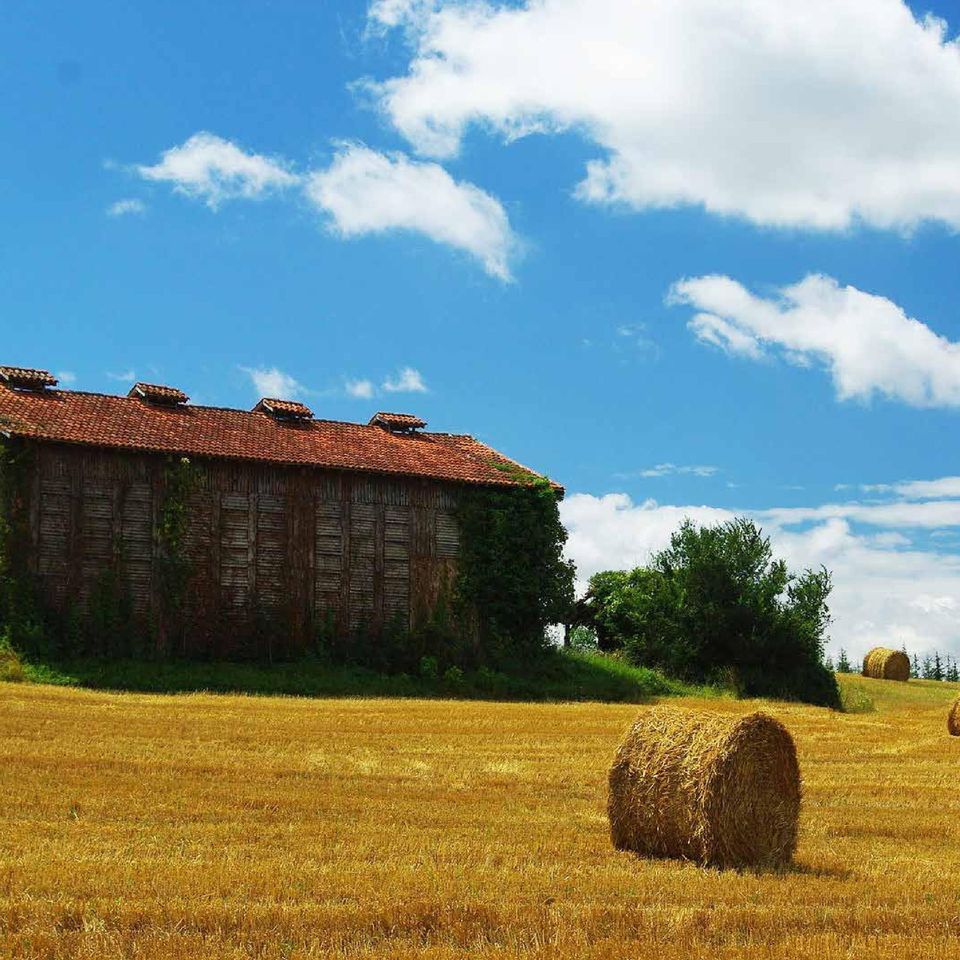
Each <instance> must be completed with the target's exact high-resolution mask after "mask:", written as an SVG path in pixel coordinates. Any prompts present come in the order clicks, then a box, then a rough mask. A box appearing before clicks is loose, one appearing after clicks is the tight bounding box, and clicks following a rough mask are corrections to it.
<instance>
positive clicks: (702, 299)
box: [667, 274, 960, 407]
mask: <svg viewBox="0 0 960 960" xmlns="http://www.w3.org/2000/svg"><path fill="white" fill-rule="evenodd" d="M667 301H668V302H669V303H674V304H685V305H688V306H691V307H693V308H694V309H695V310H696V311H698V312H697V313H696V315H695V316H694V317H693V319H692V320H691V321H690V323H689V327H690V329H691V330H692V331H693V333H694V334H695V335H696V336H697V337H698V338H699V339H700V340H702V341H705V342H708V343H711V344H714V345H716V346H719V347H721V348H722V349H724V350H725V351H727V352H728V353H731V354H738V355H741V356H745V357H749V358H751V359H759V358H760V357H762V356H764V355H765V354H771V355H779V356H782V357H783V358H784V359H786V360H787V361H789V362H791V363H796V364H800V365H804V366H813V365H820V366H822V367H824V368H825V369H826V370H827V371H828V372H829V373H830V376H831V377H832V378H833V383H834V387H835V389H836V392H837V395H838V396H839V397H840V399H842V400H847V399H859V400H869V399H870V398H871V397H872V396H874V395H875V394H876V395H879V396H882V397H887V398H889V399H892V400H900V401H903V402H904V403H908V404H910V405H911V406H914V407H955V406H960V343H957V342H954V341H951V340H948V339H947V338H946V337H942V336H940V335H939V334H937V333H934V331H933V330H931V329H930V328H929V327H928V326H926V325H925V324H923V323H921V322H920V321H919V320H915V319H913V318H912V317H909V316H908V315H907V314H906V313H905V312H904V310H903V309H902V308H901V307H899V306H898V305H897V304H895V303H894V302H893V301H891V300H888V299H887V298H886V297H881V296H877V295H876V294H871V293H865V292H864V291H862V290H858V289H857V288H856V287H851V286H846V287H844V286H841V285H840V284H839V283H838V282H837V281H836V280H834V279H833V278H832V277H825V276H820V275H818V274H811V275H810V276H808V277H806V278H804V279H803V280H801V281H800V282H799V283H795V284H793V285H791V286H787V287H783V288H782V289H780V290H778V291H776V293H775V294H774V295H772V296H770V297H761V296H757V295H756V294H753V293H751V292H750V291H749V290H747V289H746V287H744V286H743V285H742V284H740V283H738V282H737V281H736V280H732V279H731V278H730V277H724V276H704V277H695V278H692V279H688V280H681V281H680V282H679V283H676V284H674V286H673V287H672V289H671V291H670V293H669V295H668V297H667Z"/></svg>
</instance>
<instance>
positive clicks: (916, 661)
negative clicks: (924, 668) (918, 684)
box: [910, 654, 920, 677]
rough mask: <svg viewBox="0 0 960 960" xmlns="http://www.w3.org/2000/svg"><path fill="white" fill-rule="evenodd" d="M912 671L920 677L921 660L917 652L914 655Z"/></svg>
mask: <svg viewBox="0 0 960 960" xmlns="http://www.w3.org/2000/svg"><path fill="white" fill-rule="evenodd" d="M910 672H911V673H912V674H913V675H914V676H915V677H919V676H920V660H919V659H918V657H917V655H916V654H914V655H913V665H912V667H911V669H910Z"/></svg>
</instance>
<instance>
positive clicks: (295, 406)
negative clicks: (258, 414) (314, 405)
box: [253, 397, 313, 420]
mask: <svg viewBox="0 0 960 960" xmlns="http://www.w3.org/2000/svg"><path fill="white" fill-rule="evenodd" d="M253 409H254V410H255V411H263V412H264V413H272V414H275V415H277V416H281V417H302V418H306V419H308V420H309V419H310V418H311V417H312V416H313V411H312V410H311V409H310V408H309V407H308V406H307V405H306V404H305V403H297V401H296V400H277V399H275V398H273V397H264V398H263V399H262V400H260V401H259V402H258V403H257V405H256V406H255V407H254V408H253Z"/></svg>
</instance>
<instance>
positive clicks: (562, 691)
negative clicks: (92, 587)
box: [23, 651, 719, 703]
mask: <svg viewBox="0 0 960 960" xmlns="http://www.w3.org/2000/svg"><path fill="white" fill-rule="evenodd" d="M23 676H24V679H26V680H30V681H32V682H34V683H48V684H55V685H58V686H77V687H89V688H91V689H96V690H116V691H124V690H125V691H136V692H141V693H195V692H201V691H205V692H212V693H247V694H257V695H287V696H303V697H342V696H350V697H417V698H431V697H457V698H461V699H487V700H491V699H493V700H552V701H569V700H604V701H612V702H627V703H639V702H642V701H644V700H649V699H650V698H651V697H657V696H680V695H687V694H692V693H697V694H700V695H710V694H711V693H713V694H719V691H713V690H711V689H710V688H705V687H691V686H688V685H685V684H682V683H679V682H678V681H675V680H669V679H667V678H666V677H664V676H663V675H662V674H660V673H658V672H656V671H654V670H648V669H645V668H643V667H633V666H630V665H629V664H627V663H625V662H624V661H622V660H619V659H616V658H614V657H608V656H604V655H602V654H590V653H574V652H570V651H562V652H557V653H550V654H547V655H545V656H544V657H542V658H541V659H540V660H538V661H535V662H534V663H531V664H527V665H524V666H523V667H520V668H517V669H515V670H512V671H510V672H509V673H499V672H493V671H483V670H481V671H477V672H469V673H465V674H463V675H462V676H454V677H447V678H445V677H443V676H439V677H434V678H430V677H422V676H410V675H407V674H379V673H375V672H374V671H372V670H367V669H364V668H362V667H337V666H331V665H330V664H327V663H324V662H321V661H319V660H300V661H297V662H294V663H278V664H274V665H272V666H265V665H260V664H241V663H197V662H196V661H172V662H158V663H151V662H144V661H142V660H99V659H83V660H66V661H37V660H34V661H33V662H29V661H28V662H26V663H24V665H23Z"/></svg>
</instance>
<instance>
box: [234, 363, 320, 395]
mask: <svg viewBox="0 0 960 960" xmlns="http://www.w3.org/2000/svg"><path fill="white" fill-rule="evenodd" d="M240 369H241V370H242V371H243V372H244V373H245V374H246V375H247V376H248V377H249V378H250V380H251V382H252V383H253V386H254V387H255V388H256V391H257V393H258V394H259V395H260V396H261V397H271V398H273V399H274V400H293V399H295V398H296V397H299V396H301V395H302V394H304V393H306V390H305V389H304V387H303V384H301V383H299V382H298V381H297V380H295V379H294V378H293V377H291V376H290V374H289V373H284V372H283V371H282V370H279V369H278V368H277V367H241V368H240Z"/></svg>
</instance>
